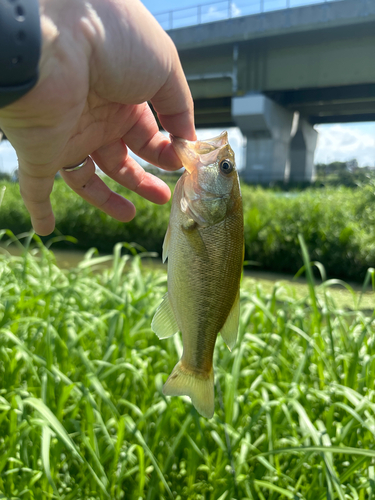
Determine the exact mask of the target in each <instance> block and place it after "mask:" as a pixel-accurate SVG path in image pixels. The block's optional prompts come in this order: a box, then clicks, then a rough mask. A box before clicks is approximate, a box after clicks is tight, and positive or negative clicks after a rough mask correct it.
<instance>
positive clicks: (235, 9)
mask: <svg viewBox="0 0 375 500" xmlns="http://www.w3.org/2000/svg"><path fill="white" fill-rule="evenodd" d="M339 1H341V0H250V1H245V0H221V1H220V0H219V1H216V2H209V3H204V4H200V5H195V6H193V7H184V8H179V9H173V10H168V11H165V12H159V13H156V14H154V17H155V18H156V19H157V20H158V22H159V23H160V24H161V26H162V27H163V28H164V29H165V30H170V29H175V28H183V27H186V26H194V25H195V24H204V23H211V22H214V21H221V20H225V19H231V18H234V17H241V16H249V15H254V14H262V13H264V12H270V11H274V10H283V9H292V8H294V7H303V6H307V5H314V4H325V3H332V2H339Z"/></svg>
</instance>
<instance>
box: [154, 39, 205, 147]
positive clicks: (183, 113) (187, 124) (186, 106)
mask: <svg viewBox="0 0 375 500" xmlns="http://www.w3.org/2000/svg"><path fill="white" fill-rule="evenodd" d="M170 50H171V52H172V55H171V57H172V66H171V71H170V73H169V76H168V78H167V80H166V82H165V84H164V85H163V86H162V87H161V88H160V90H159V91H158V92H157V93H156V94H155V96H154V97H153V98H152V99H151V102H152V105H153V107H154V109H155V111H156V112H157V114H158V117H159V120H160V123H161V124H162V125H163V127H164V128H165V130H167V131H168V132H170V133H171V134H172V135H174V136H176V137H182V138H183V139H187V140H190V141H195V140H196V138H197V136H196V133H195V127H194V104H193V98H192V96H191V92H190V89H189V86H188V83H187V81H186V77H185V75H184V72H183V70H182V66H181V63H180V59H179V57H178V53H177V50H176V48H175V46H174V44H173V42H171V49H170Z"/></svg>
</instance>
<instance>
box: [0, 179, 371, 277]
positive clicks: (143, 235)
mask: <svg viewBox="0 0 375 500" xmlns="http://www.w3.org/2000/svg"><path fill="white" fill-rule="evenodd" d="M109 184H110V185H111V187H112V188H114V189H117V190H118V191H119V192H121V193H122V194H124V195H125V196H128V198H129V199H130V200H131V201H133V202H134V204H135V205H136V207H137V216H136V217H135V219H134V220H133V221H131V222H129V223H128V224H122V223H119V222H117V221H115V220H113V219H111V218H110V217H108V216H106V215H105V214H103V213H102V212H100V210H97V209H95V208H93V207H91V206H90V205H88V204H87V203H86V202H85V201H83V200H82V199H81V198H79V197H78V196H77V195H76V194H75V193H73V192H72V191H71V190H70V189H69V188H68V187H67V186H66V185H65V184H64V183H63V181H58V182H56V184H55V188H54V191H53V196H52V203H53V206H54V211H55V215H56V227H57V234H63V235H69V236H73V237H74V238H76V240H77V243H76V245H77V246H78V247H80V248H90V247H92V246H95V247H97V248H98V249H99V250H101V251H104V252H110V251H111V249H112V248H113V246H114V245H115V244H116V243H117V242H119V241H127V242H129V243H130V242H136V243H138V244H139V245H141V246H142V247H144V248H145V249H147V250H148V251H156V252H158V253H160V252H161V246H162V242H163V238H164V234H165V231H166V228H167V225H168V219H169V213H170V204H167V205H165V206H162V207H161V206H156V205H153V204H152V203H149V202H147V201H146V200H144V199H142V198H140V197H139V196H137V195H135V194H134V193H131V192H130V193H129V192H128V191H126V190H125V189H123V188H118V186H116V187H115V186H114V183H112V182H109ZM2 185H3V186H4V187H5V188H6V190H5V193H4V198H3V203H2V205H1V208H0V228H9V229H11V230H12V231H13V232H14V233H16V234H19V233H22V232H23V231H28V230H29V229H30V220H29V217H28V214H27V212H26V210H25V208H24V206H23V204H22V202H21V200H20V195H19V193H18V185H16V184H12V183H3V184H2ZM171 187H173V186H171ZM242 194H243V203H244V218H245V250H246V255H245V258H246V259H247V260H248V261H251V262H252V263H253V264H252V265H256V266H257V267H259V268H260V269H264V270H270V271H275V272H288V273H292V274H294V272H295V270H296V269H298V268H299V267H300V266H301V265H302V260H301V257H300V251H299V243H298V234H302V235H303V237H304V239H305V241H306V244H307V246H308V249H309V251H310V255H311V258H312V260H317V261H319V262H321V263H322V264H323V265H324V266H325V268H326V271H327V273H328V275H329V276H331V277H334V276H335V277H341V278H344V279H350V280H356V281H360V282H362V281H363V279H364V277H365V274H366V271H367V269H368V267H371V266H374V265H375V185H374V184H368V185H366V186H363V187H362V188H356V189H349V188H344V187H335V188H322V189H308V190H305V191H302V192H292V193H281V192H274V191H271V190H265V189H262V188H254V187H249V186H246V185H244V186H242Z"/></svg>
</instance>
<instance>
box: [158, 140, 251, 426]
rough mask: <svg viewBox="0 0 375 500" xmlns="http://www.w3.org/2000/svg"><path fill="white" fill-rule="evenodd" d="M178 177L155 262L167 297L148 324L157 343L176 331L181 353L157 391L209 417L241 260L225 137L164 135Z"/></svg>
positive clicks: (234, 323) (235, 315)
mask: <svg viewBox="0 0 375 500" xmlns="http://www.w3.org/2000/svg"><path fill="white" fill-rule="evenodd" d="M171 142H172V145H173V148H174V150H175V152H176V153H177V155H178V157H179V158H180V160H181V162H182V164H183V166H184V167H185V172H184V173H183V174H182V176H181V177H180V178H179V180H178V181H177V184H176V186H175V190H174V194H173V199H172V208H171V214H170V220H169V225H168V229H167V232H166V235H165V238H164V243H163V255H162V257H163V262H165V261H166V259H168V292H167V293H166V295H165V296H164V297H163V300H162V302H161V304H160V306H159V307H158V308H157V310H156V313H155V315H154V318H153V320H152V323H151V328H152V330H153V331H154V332H155V333H156V334H157V336H158V337H159V339H165V338H168V337H171V336H172V335H174V334H175V333H177V332H181V334H182V344H183V353H182V356H181V359H180V361H179V362H178V363H177V364H176V366H175V367H174V369H173V371H172V373H171V375H170V376H169V378H168V379H167V381H166V383H165V384H164V386H163V393H164V395H165V396H183V395H185V396H189V397H190V399H191V402H192V404H193V405H194V407H195V408H196V410H197V411H198V412H199V413H200V414H201V415H202V416H203V417H206V418H212V417H213V415H214V407H215V404H214V398H215V395H214V370H213V353H214V347H215V343H216V338H217V336H218V334H219V333H220V334H221V336H222V338H223V340H224V342H225V343H226V344H227V346H228V348H229V349H230V350H232V349H233V347H234V346H235V343H236V338H237V332H238V324H239V313H240V280H241V273H242V266H243V258H244V225H243V208H242V198H241V189H240V183H239V178H238V173H237V169H236V163H235V155H234V152H233V150H232V148H231V147H230V145H229V143H228V134H227V132H223V133H222V134H220V135H219V136H218V137H214V138H212V139H206V140H204V141H199V140H198V141H188V140H185V139H181V138H176V137H173V136H171Z"/></svg>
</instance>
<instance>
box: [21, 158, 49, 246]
mask: <svg viewBox="0 0 375 500" xmlns="http://www.w3.org/2000/svg"><path fill="white" fill-rule="evenodd" d="M18 177H19V185H20V192H21V196H22V198H23V201H24V203H25V206H26V208H27V210H28V212H29V214H30V218H31V223H32V225H33V228H34V230H35V232H36V233H37V234H39V235H40V236H47V235H48V234H51V233H52V231H53V230H54V228H55V217H54V215H53V211H52V206H51V201H50V194H51V192H52V188H53V182H54V176H53V177H34V176H31V175H29V174H28V173H27V172H25V171H23V170H22V169H21V162H20V168H19V170H18Z"/></svg>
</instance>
